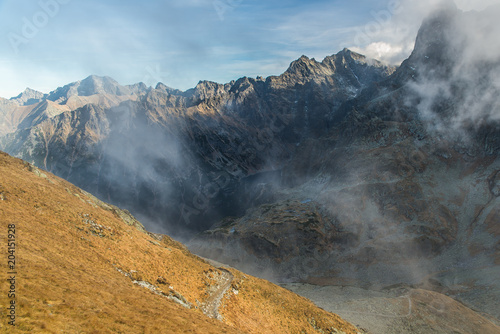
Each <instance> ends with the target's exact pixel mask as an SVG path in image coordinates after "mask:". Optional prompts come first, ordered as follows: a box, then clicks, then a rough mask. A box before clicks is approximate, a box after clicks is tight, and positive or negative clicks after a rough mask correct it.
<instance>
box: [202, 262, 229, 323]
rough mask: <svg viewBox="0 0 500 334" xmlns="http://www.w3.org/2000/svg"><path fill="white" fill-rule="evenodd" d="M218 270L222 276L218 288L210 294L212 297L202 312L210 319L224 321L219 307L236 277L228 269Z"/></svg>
mask: <svg viewBox="0 0 500 334" xmlns="http://www.w3.org/2000/svg"><path fill="white" fill-rule="evenodd" d="M218 269H219V270H220V276H219V277H218V278H217V281H218V282H217V286H216V288H215V290H213V291H212V292H211V293H210V297H208V299H207V301H206V302H205V304H204V305H203V307H202V311H203V313H204V314H205V315H207V316H209V317H210V318H214V319H218V320H222V316H221V315H220V314H219V306H220V303H221V301H222V298H223V297H224V294H225V293H226V291H227V290H229V288H230V287H231V283H232V282H233V278H234V276H233V274H231V273H230V272H229V271H228V270H226V269H223V268H218Z"/></svg>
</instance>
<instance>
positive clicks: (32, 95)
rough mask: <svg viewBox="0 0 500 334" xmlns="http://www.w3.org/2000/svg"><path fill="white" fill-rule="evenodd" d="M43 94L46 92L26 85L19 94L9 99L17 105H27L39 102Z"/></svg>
mask: <svg viewBox="0 0 500 334" xmlns="http://www.w3.org/2000/svg"><path fill="white" fill-rule="evenodd" d="M45 96H46V94H44V93H42V92H39V91H37V90H34V89H31V88H29V87H28V88H26V89H25V90H24V91H23V92H22V93H21V94H19V95H18V96H16V97H13V98H11V99H10V100H11V101H13V102H15V103H17V104H18V105H21V106H27V105H32V104H35V103H38V102H40V101H41V100H42V99H43V98H44V97H45Z"/></svg>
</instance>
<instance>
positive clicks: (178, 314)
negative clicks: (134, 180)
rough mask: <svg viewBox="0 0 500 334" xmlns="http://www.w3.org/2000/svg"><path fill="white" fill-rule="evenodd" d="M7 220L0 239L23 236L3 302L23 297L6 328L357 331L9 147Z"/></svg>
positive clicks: (4, 173) (2, 177) (2, 175)
mask: <svg viewBox="0 0 500 334" xmlns="http://www.w3.org/2000/svg"><path fill="white" fill-rule="evenodd" d="M0 220H1V221H2V233H1V239H2V240H3V242H2V243H3V244H5V245H7V240H9V241H10V242H14V243H15V247H14V246H12V243H11V249H12V251H11V252H10V255H12V257H15V263H11V265H12V266H13V267H10V268H7V261H2V270H3V272H4V273H7V272H9V273H10V272H13V271H14V272H15V274H9V277H11V276H15V280H11V281H7V280H6V279H2V280H1V283H0V291H2V293H1V296H0V305H2V308H5V307H6V306H7V305H11V303H12V301H15V315H16V317H15V324H16V326H15V327H12V326H11V325H9V324H8V319H7V317H2V319H1V321H0V331H2V332H4V333H18V332H19V333H22V332H30V333H56V332H57V333H59V332H61V331H64V332H66V333H70V332H125V333H186V332H192V333H294V332H297V333H298V332H304V333H337V332H338V331H343V332H345V333H356V332H357V331H356V329H355V328H354V327H353V326H352V325H350V324H348V323H346V322H344V321H342V320H341V319H340V318H339V317H337V316H335V315H333V314H331V313H328V312H326V311H323V310H321V309H319V308H317V307H315V306H313V304H312V303H311V302H309V301H308V300H306V299H304V298H301V297H298V296H297V295H295V294H293V293H291V292H289V291H287V290H285V289H282V288H279V287H277V286H275V285H272V284H270V283H269V282H266V281H263V280H261V279H256V278H254V277H251V276H249V275H244V274H242V273H241V272H238V271H237V270H234V269H231V268H226V269H223V268H217V267H214V266H212V265H210V264H209V263H208V262H206V261H204V260H202V259H200V258H198V257H196V256H194V255H192V254H191V253H189V252H188V251H187V249H186V248H185V247H184V246H182V245H181V244H180V243H178V242H176V241H174V240H172V239H171V238H169V237H168V236H165V235H158V234H151V233H148V232H146V231H145V230H144V228H143V226H142V225H141V224H140V223H139V222H137V221H136V220H135V219H134V218H133V217H132V216H131V215H130V214H129V213H128V212H127V211H122V210H120V209H118V208H116V207H113V206H110V205H108V204H105V203H103V202H101V201H99V200H98V199H96V198H95V197H93V196H92V195H90V194H88V193H86V192H84V191H82V190H80V189H78V188H76V187H75V186H73V185H71V184H70V183H68V182H66V181H64V180H62V179H59V178H58V177H56V176H54V175H52V174H50V173H47V172H43V171H41V170H39V169H38V168H36V167H34V166H32V165H30V164H28V163H25V162H23V161H21V160H18V159H14V158H11V157H9V156H8V155H6V154H4V153H0ZM224 278H229V279H224ZM9 290H12V291H15V292H14V293H15V298H14V297H13V298H10V297H8V293H7V292H8V291H9ZM214 300H215V301H216V302H215V303H213V301H214ZM204 313H205V314H206V315H205V314H204ZM208 316H212V318H218V319H219V320H216V319H211V318H209V317H208Z"/></svg>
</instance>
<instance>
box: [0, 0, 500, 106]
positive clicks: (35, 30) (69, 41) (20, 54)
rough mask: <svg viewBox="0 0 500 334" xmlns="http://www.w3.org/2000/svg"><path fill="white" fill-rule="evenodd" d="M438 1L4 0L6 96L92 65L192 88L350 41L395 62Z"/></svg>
mask: <svg viewBox="0 0 500 334" xmlns="http://www.w3.org/2000/svg"><path fill="white" fill-rule="evenodd" d="M437 1H438V0H426V1H420V2H418V4H416V2H415V1H413V3H412V1H410V0H400V1H399V0H371V1H368V0H358V1H337V0H312V1H296V0H289V1H277V0H265V1H264V0H170V1H169V0H162V1H160V0H150V1H142V2H139V1H130V0H121V1H117V0H109V1H103V0H101V1H96V0H85V1H84V0H23V1H19V0H3V1H2V0H0V96H2V97H6V98H9V97H12V96H14V95H17V94H18V93H20V92H21V91H22V90H24V88H26V87H30V88H33V89H37V90H40V91H43V92H48V91H50V90H53V89H55V88H57V87H58V86H62V85H64V84H67V83H69V82H72V81H77V80H81V79H83V78H85V77H87V76H88V75H90V74H97V75H108V76H111V77H113V78H114V79H116V80H117V81H118V82H119V83H121V84H131V83H136V82H140V81H143V82H145V83H146V84H148V85H155V84H156V83H157V82H158V81H161V82H163V83H165V84H167V85H168V86H171V87H174V88H179V89H182V90H185V89H188V88H191V87H194V86H195V85H196V83H197V82H198V81H199V80H212V81H216V82H228V81H230V80H232V79H237V78H239V77H241V76H251V77H255V76H257V75H261V76H268V75H278V74H280V73H282V72H283V71H284V70H286V68H287V67H288V65H289V63H290V62H291V61H293V60H294V59H296V58H298V57H300V56H301V55H303V54H304V55H307V56H309V57H315V58H316V59H318V60H321V59H323V58H324V57H325V56H327V55H331V54H333V53H337V52H338V51H340V50H341V49H342V48H343V47H349V48H352V49H355V50H356V51H359V52H363V53H365V54H367V55H368V56H372V57H375V58H380V59H382V60H384V61H386V62H391V63H398V62H400V61H401V60H402V59H404V57H406V56H407V55H408V54H409V52H410V51H411V47H412V45H413V42H414V38H415V35H416V31H417V29H418V26H419V24H420V21H421V20H422V18H423V17H424V16H425V15H426V13H427V12H428V11H430V9H431V8H432V6H433V5H434V4H435V3H436V2H437ZM491 3H498V1H496V0H491V1H490V0H482V1H471V0H457V4H458V5H459V7H461V8H463V9H474V8H477V9H482V8H483V7H484V6H486V5H488V4H491Z"/></svg>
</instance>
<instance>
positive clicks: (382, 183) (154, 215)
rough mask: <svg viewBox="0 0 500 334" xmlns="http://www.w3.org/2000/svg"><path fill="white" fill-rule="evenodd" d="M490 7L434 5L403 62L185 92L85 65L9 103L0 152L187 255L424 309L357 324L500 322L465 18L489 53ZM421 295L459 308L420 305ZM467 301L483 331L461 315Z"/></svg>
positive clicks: (493, 197)
mask: <svg viewBox="0 0 500 334" xmlns="http://www.w3.org/2000/svg"><path fill="white" fill-rule="evenodd" d="M497 12H498V8H496V7H492V8H491V9H490V10H488V11H485V12H467V13H464V12H461V11H459V10H458V9H457V8H456V7H454V6H445V7H443V8H442V9H440V10H439V11H437V12H436V13H434V14H432V15H431V16H430V17H428V18H427V19H426V20H425V21H424V22H423V24H422V26H421V28H420V30H419V33H418V36H417V38H416V42H415V48H414V50H413V52H412V54H411V55H410V56H409V58H408V59H406V60H405V61H404V62H403V63H402V64H401V65H400V66H398V67H397V68H395V67H390V66H386V65H384V64H382V63H380V62H378V61H376V60H371V59H367V58H366V57H364V56H362V55H360V54H357V53H355V52H352V51H350V50H348V49H344V50H342V51H340V52H339V53H337V54H335V55H332V56H328V57H326V58H325V59H324V60H323V61H321V62H319V61H316V60H315V59H310V58H308V57H306V56H302V57H300V58H299V59H298V60H295V61H293V62H292V63H291V65H290V67H289V68H288V69H287V70H286V71H285V72H284V73H283V74H281V75H279V76H271V77H268V78H261V77H257V78H255V79H254V78H247V77H245V78H240V79H238V80H236V81H231V82H230V83H226V84H219V83H214V82H206V81H200V82H199V84H198V85H197V86H196V87H195V88H193V89H190V90H188V91H185V92H182V91H179V90H175V89H172V88H169V87H167V86H166V85H164V84H161V83H159V84H158V85H157V86H156V87H155V88H147V87H145V86H144V85H140V84H139V85H135V86H123V87H122V86H119V85H118V84H117V83H116V82H114V81H113V80H112V79H109V78H98V77H91V78H89V79H86V80H84V81H82V82H81V83H75V84H71V85H69V86H65V87H69V88H64V87H63V88H60V89H58V90H56V91H55V92H53V93H50V94H48V95H47V96H43V97H40V101H38V100H37V101H38V102H37V103H38V104H33V105H32V106H35V105H36V106H37V107H30V106H29V105H24V104H25V102H21V101H24V100H26V99H23V98H21V97H19V98H18V100H19V101H18V102H15V101H14V100H11V101H9V100H2V101H0V102H1V104H0V106H1V107H0V117H3V118H1V119H2V123H1V124H2V128H1V129H2V131H3V137H2V138H1V141H0V143H1V147H2V149H3V150H5V151H7V152H8V153H10V154H12V155H15V156H17V157H20V158H23V159H25V160H26V161H29V162H31V163H32V164H34V165H36V166H38V167H40V168H43V169H44V170H47V171H50V172H52V173H54V174H56V175H58V176H61V177H63V178H65V179H67V180H69V181H71V182H73V183H75V184H76V185H78V186H79V187H81V188H83V189H85V190H86V191H88V192H90V193H92V194H94V195H95V196H97V197H99V198H100V199H104V200H106V201H109V202H111V203H112V204H115V205H118V206H121V207H124V208H127V209H128V210H130V211H131V212H132V213H133V214H134V215H135V216H137V217H138V218H139V219H140V220H141V221H143V222H144V224H145V225H146V227H147V228H148V229H150V230H152V231H157V232H160V231H161V232H165V233H168V234H170V235H173V236H175V237H177V238H182V239H183V240H185V241H189V242H188V245H189V247H190V249H191V250H192V251H194V252H195V253H197V254H201V255H203V256H205V257H209V258H214V259H216V260H218V261H221V262H224V263H228V264H230V265H232V266H234V267H236V268H239V269H241V270H245V271H247V272H250V273H254V274H256V275H259V276H261V277H265V278H268V279H271V280H274V281H276V282H281V283H287V284H292V283H293V284H296V283H303V284H313V285H315V286H318V285H320V286H323V285H324V286H329V287H338V286H344V287H346V286H349V289H354V290H351V291H360V290H355V289H369V290H365V291H370V292H369V293H368V292H366V294H367V298H368V299H369V300H370V303H372V302H373V303H375V304H377V303H380V302H381V300H392V301H391V303H393V304H397V303H399V302H400V301H402V300H403V301H404V300H406V301H409V304H408V305H410V306H409V309H410V310H419V311H418V312H417V313H418V314H420V315H421V316H414V317H406V318H405V320H404V323H402V322H393V323H387V322H384V323H379V324H378V325H376V326H375V327H374V328H373V329H370V328H368V329H367V331H370V330H373V331H374V332H379V333H382V332H384V333H389V332H391V331H392V332H395V333H403V332H405V333H406V332H408V333H420V332H422V333H425V332H426V331H427V332H440V333H456V332H459V333H473V332H476V333H495V332H498V327H494V326H495V324H498V321H499V319H500V304H499V301H500V282H499V280H498V279H497V278H498V277H500V229H499V226H500V225H499V222H500V199H499V195H500V190H499V189H500V160H499V152H500V116H499V107H500V103H499V100H498V96H500V95H499V93H500V86H499V85H498V80H497V78H498V74H499V73H500V55H499V54H496V53H494V52H486V51H485V50H481V49H479V48H478V46H477V43H476V42H477V38H476V36H475V35H474V34H473V33H471V31H478V30H479V31H482V32H483V33H484V34H483V37H482V38H483V39H484V40H487V41H488V42H490V43H491V45H492V47H491V50H496V48H495V47H496V46H497V45H498V41H497V38H495V36H494V34H493V33H490V31H495V30H492V29H491V27H492V26H494V23H495V13H497ZM471 27H473V28H474V29H471ZM495 43H496V44H495ZM22 95H23V94H21V96H22ZM51 96H52V97H53V98H50V97H51ZM56 97H57V98H56ZM36 99H38V97H36ZM36 99H35V100H36ZM27 101H29V99H28V100H27ZM21 104H23V105H21ZM44 106H46V107H44ZM23 108H25V109H23ZM30 108H31V109H30ZM51 108H53V109H51ZM54 108H55V109H54ZM64 108H66V109H65V110H63V109H64ZM57 110H59V112H57ZM290 287H293V288H294V289H297V291H298V292H300V293H303V294H304V295H307V296H308V297H310V298H313V299H314V298H317V293H316V290H314V289H310V288H308V287H309V286H308V285H304V286H298V287H297V286H293V285H291V286H290ZM394 289H396V290H394ZM325 291H330V290H328V289H326V290H325ZM331 291H334V290H331ZM387 291H389V292H387ZM426 291H427V292H426ZM386 292H387V293H388V294H389V295H385V294H384V293H386ZM356 293H357V292H356ZM372 293H373V294H374V295H372ZM315 296H316V297H315ZM386 297H387V298H386ZM412 298H414V299H412ZM417 300H419V302H418V303H419V304H418V305H425V303H427V306H428V307H427V308H425V307H424V309H419V308H416V307H412V305H415V303H417ZM431 300H440V301H441V302H442V303H445V304H446V305H452V306H450V307H451V309H453V310H454V312H457V313H453V315H452V313H450V317H448V318H446V317H435V316H430V315H429V314H433V315H435V312H436V311H435V310H436V308H435V307H434V306H435V305H434V304H432V302H431ZM456 300H458V301H459V302H460V303H462V304H463V305H460V307H459V306H458V305H459V304H454V303H456ZM318 301H319V299H318ZM412 301H413V302H412ZM412 303H413V304H412ZM375 304H374V305H375ZM431 304H432V305H434V306H432V307H430V306H429V305H431ZM353 305H354V306H353ZM360 305H361V306H360ZM365 305H366V304H365ZM377 305H378V304H377ZM401 305H403V304H401ZM405 305H406V304H405ZM328 307H331V308H333V309H334V308H335V305H334V306H331V305H330V306H328ZM363 307H364V306H362V303H361V304H359V305H358V304H349V305H347V304H346V305H345V308H346V310H348V311H349V310H351V312H354V313H355V314H360V313H359V312H365V311H360V308H361V309H363ZM462 307H463V309H462ZM398 310H399V311H397V312H396V313H397V314H405V313H404V312H405V311H404V310H408V307H407V308H406V309H404V308H403V306H401V307H400V308H399V309H398ZM465 310H467V311H465ZM356 312H358V313H356ZM398 312H399V313H398ZM464 312H465V313H464ZM347 313H349V312H346V314H347ZM365 313H366V312H365ZM382 313H383V312H382ZM410 313H411V312H410ZM378 314H381V313H380V312H378ZM415 314H416V313H415ZM465 314H467V316H473V315H474V316H475V315H479V314H480V316H481V317H482V318H481V319H489V320H484V321H485V322H484V323H488V326H489V325H490V324H491V326H493V327H488V328H481V327H480V326H479V325H477V326H472V327H468V328H467V329H460V328H457V327H454V326H453V323H454V322H456V319H458V318H460V317H461V316H464V317H465ZM351 315H352V314H351ZM422 317H423V318H424V319H427V320H421V319H422ZM483 317H484V318H483ZM353 319H354V320H353V321H358V320H359V319H360V317H358V318H356V317H354V318H353ZM482 321H483V320H478V321H477V322H476V320H471V321H470V323H474V324H480V323H482ZM363 325H364V326H368V327H369V324H368V325H365V324H363ZM384 326H386V327H384ZM387 326H388V327H387ZM391 326H392V327H391ZM401 326H406V327H405V328H407V331H399V332H398V328H402V327H401ZM381 328H385V329H381ZM464 328H465V327H464ZM405 330H406V329H405Z"/></svg>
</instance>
